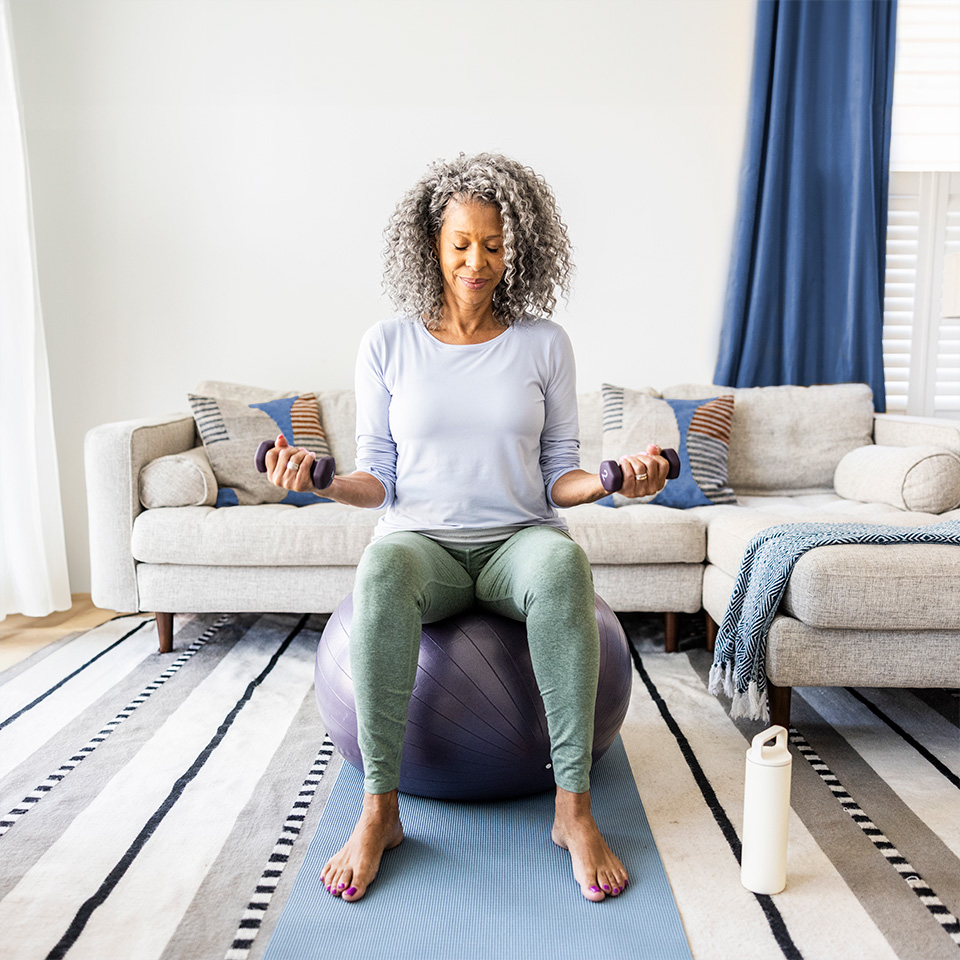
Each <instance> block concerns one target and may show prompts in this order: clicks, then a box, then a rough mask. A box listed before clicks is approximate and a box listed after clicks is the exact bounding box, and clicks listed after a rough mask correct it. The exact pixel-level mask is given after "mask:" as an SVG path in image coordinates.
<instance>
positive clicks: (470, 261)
mask: <svg viewBox="0 0 960 960" xmlns="http://www.w3.org/2000/svg"><path fill="white" fill-rule="evenodd" d="M485 263H486V258H485V257H484V255H483V248H482V247H480V246H479V245H471V246H469V247H468V248H467V266H468V267H469V268H470V269H471V270H480V269H481V268H482V267H483V266H484V264H485Z"/></svg>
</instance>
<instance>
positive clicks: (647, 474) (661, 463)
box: [617, 443, 670, 499]
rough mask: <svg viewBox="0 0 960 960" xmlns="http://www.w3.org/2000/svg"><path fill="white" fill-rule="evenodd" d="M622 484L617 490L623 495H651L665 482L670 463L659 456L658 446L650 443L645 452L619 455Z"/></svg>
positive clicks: (634, 496)
mask: <svg viewBox="0 0 960 960" xmlns="http://www.w3.org/2000/svg"><path fill="white" fill-rule="evenodd" d="M619 463H620V469H621V470H622V471H623V486H622V487H621V488H620V489H619V490H618V491H617V492H618V493H620V494H622V495H623V496H625V497H629V498H631V499H634V498H636V497H652V496H653V495H654V494H657V493H659V492H660V491H661V490H662V489H663V486H664V484H665V483H666V482H667V473H668V471H669V470H670V464H669V463H668V462H667V461H666V460H665V459H664V458H663V457H661V456H660V447H658V446H657V445H656V444H655V443H651V444H650V446H649V447H647V452H646V453H635V454H632V455H631V456H629V457H621V458H620V460H619Z"/></svg>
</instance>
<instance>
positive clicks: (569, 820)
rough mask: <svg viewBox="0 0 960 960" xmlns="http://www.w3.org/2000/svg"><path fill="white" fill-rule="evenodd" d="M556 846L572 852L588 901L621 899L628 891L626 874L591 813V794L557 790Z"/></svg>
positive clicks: (572, 858) (576, 874)
mask: <svg viewBox="0 0 960 960" xmlns="http://www.w3.org/2000/svg"><path fill="white" fill-rule="evenodd" d="M553 842H554V843H555V844H556V845H557V846H558V847H563V849H564V850H569V851H570V860H571V862H572V864H573V876H574V878H575V879H576V881H577V883H579V884H580V892H581V893H582V894H583V895H584V896H585V897H586V898H587V899H588V900H594V901H600V900H605V899H606V898H607V897H618V896H619V895H620V894H621V893H623V891H624V890H625V889H626V887H627V882H628V877H627V871H626V869H625V868H624V866H623V864H622V863H621V862H620V861H619V859H617V857H616V856H615V855H614V852H613V851H612V850H611V849H610V847H608V846H607V841H606V840H604V839H603V837H602V835H601V834H600V829H599V828H598V827H597V824H596V821H595V820H594V819H593V814H591V813H590V792H589V791H587V792H586V793H570V792H569V791H567V790H563V789H561V788H560V787H557V807H556V816H555V819H554V821H553Z"/></svg>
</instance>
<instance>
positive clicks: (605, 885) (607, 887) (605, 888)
mask: <svg viewBox="0 0 960 960" xmlns="http://www.w3.org/2000/svg"><path fill="white" fill-rule="evenodd" d="M603 889H604V890H606V891H607V893H609V892H610V887H609V885H608V884H606V883H605V884H604V885H603Z"/></svg>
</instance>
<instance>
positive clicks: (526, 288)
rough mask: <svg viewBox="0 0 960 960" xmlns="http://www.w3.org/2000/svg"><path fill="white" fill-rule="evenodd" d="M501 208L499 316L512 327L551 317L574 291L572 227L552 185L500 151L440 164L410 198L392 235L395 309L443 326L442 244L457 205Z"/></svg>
mask: <svg viewBox="0 0 960 960" xmlns="http://www.w3.org/2000/svg"><path fill="white" fill-rule="evenodd" d="M453 199H457V200H480V201H484V202H486V203H493V204H496V205H497V206H498V207H499V208H500V216H501V218H502V219H503V253H504V274H503V279H502V280H501V281H500V283H499V284H497V287H496V289H495V290H494V293H493V312H494V316H495V317H496V318H497V320H498V321H499V322H500V323H502V324H504V325H505V326H507V325H509V324H511V323H514V322H516V321H519V320H521V319H522V318H523V316H524V314H525V313H527V312H529V313H531V314H534V315H536V316H541V317H549V316H551V315H552V314H553V311H554V309H555V307H556V305H557V292H559V293H560V295H561V296H563V297H564V299H566V298H567V295H568V293H569V289H570V278H571V274H572V272H573V264H572V263H571V259H570V241H569V240H568V238H567V227H566V224H564V222H563V220H561V219H560V212H559V211H558V209H557V203H556V199H555V198H554V195H553V191H552V190H551V189H550V187H549V185H548V184H547V182H546V180H544V179H543V177H541V176H540V175H539V174H537V173H535V172H534V171H533V170H531V169H530V168H529V167H525V166H523V165H522V164H520V163H517V161H515V160H510V159H509V158H507V157H504V156H500V155H499V154H495V153H478V154H477V155H476V156H472V157H468V156H466V155H465V154H462V153H461V154H460V156H458V157H457V158H456V159H454V160H437V161H435V162H434V163H432V164H431V165H430V167H429V168H428V169H427V171H426V173H425V174H424V175H423V176H422V177H421V178H420V180H418V181H417V183H416V184H414V186H413V187H412V188H411V189H410V190H408V191H407V192H406V194H404V196H403V198H402V199H401V200H400V203H399V204H398V205H397V208H396V210H395V211H394V212H393V216H392V217H391V218H390V222H389V223H388V225H387V228H386V230H385V231H384V238H385V240H386V245H385V247H384V251H383V287H384V290H385V292H386V293H387V295H388V296H389V297H390V299H391V300H392V301H393V304H394V306H395V307H396V308H397V309H398V310H399V311H400V312H402V313H405V314H407V315H409V316H413V317H420V318H422V319H423V321H424V323H426V325H427V326H428V327H431V328H433V327H436V326H437V325H439V323H440V307H441V304H442V302H443V277H442V275H441V272H440V261H439V259H438V257H437V252H436V247H435V241H436V238H437V236H438V235H439V233H440V227H441V226H442V225H443V218H444V214H445V212H446V209H447V205H448V204H449V203H450V201H451V200H453Z"/></svg>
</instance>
